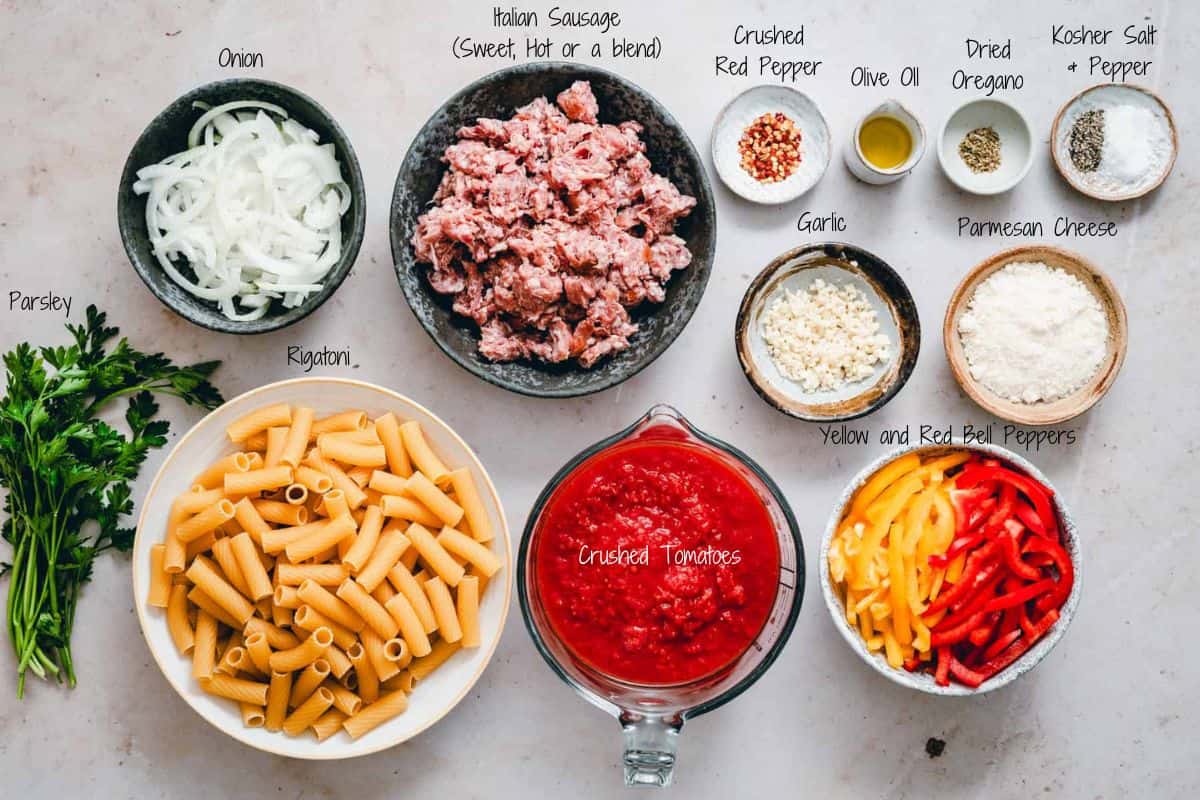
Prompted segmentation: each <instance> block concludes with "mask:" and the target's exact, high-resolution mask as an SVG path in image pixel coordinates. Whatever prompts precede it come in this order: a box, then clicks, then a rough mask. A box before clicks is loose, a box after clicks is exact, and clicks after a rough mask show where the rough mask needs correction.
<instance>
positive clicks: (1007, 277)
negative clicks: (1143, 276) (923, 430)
mask: <svg viewBox="0 0 1200 800" xmlns="http://www.w3.org/2000/svg"><path fill="white" fill-rule="evenodd" d="M1128 338H1129V336H1128V323H1127V320H1126V314H1125V304H1124V303H1123V302H1122V301H1121V296H1120V295H1119V294H1118V293H1117V289H1116V287H1115V286H1114V285H1113V283H1112V281H1111V280H1109V279H1108V277H1107V276H1106V275H1105V274H1104V273H1103V272H1101V271H1100V270H1099V269H1098V268H1097V267H1095V266H1094V265H1093V264H1091V263H1090V262H1089V261H1087V259H1085V258H1084V257H1083V256H1080V255H1078V254H1076V253H1072V252H1070V251H1068V250H1063V249H1061V248H1057V247H1049V246H1045V245H1032V246H1025V247H1015V248H1012V249H1010V250H1004V251H1002V252H1000V253H997V254H996V255H994V256H992V257H991V258H989V259H987V260H986V261H984V262H983V263H981V264H979V265H977V266H976V267H975V268H974V269H972V270H971V271H970V272H968V273H967V275H966V277H965V278H963V280H962V282H961V283H959V285H958V288H957V289H955V290H954V294H953V295H952V296H951V298H950V303H949V305H948V306H947V308H946V317H945V320H944V321H943V325H942V339H943V342H944V344H945V348H946V358H947V359H948V360H949V362H950V369H951V371H952V372H953V373H954V377H955V379H956V380H957V381H958V384H959V386H961V387H962V390H963V392H965V393H966V394H967V396H968V397H970V398H971V399H972V400H974V401H975V402H976V403H978V404H979V405H980V406H981V407H982V408H983V409H984V410H985V411H989V412H991V413H992V414H995V415H996V416H997V417H1000V418H1001V419H1004V420H1007V421H1009V422H1015V423H1017V424H1020V425H1054V424H1057V423H1060V422H1066V421H1067V420H1069V419H1073V418H1075V417H1077V416H1079V415H1080V414H1082V413H1083V412H1085V411H1087V410H1088V409H1089V408H1091V407H1092V406H1093V405H1095V404H1096V403H1098V402H1099V401H1100V398H1102V397H1103V396H1104V395H1105V393H1106V392H1107V391H1108V390H1109V388H1110V387H1111V386H1112V384H1113V381H1115V380H1116V378H1117V373H1118V372H1120V370H1121V364H1122V363H1123V362H1124V361H1125V350H1126V346H1127V344H1128Z"/></svg>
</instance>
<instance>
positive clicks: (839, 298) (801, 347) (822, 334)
mask: <svg viewBox="0 0 1200 800" xmlns="http://www.w3.org/2000/svg"><path fill="white" fill-rule="evenodd" d="M761 330H762V337H763V341H764V342H765V343H766V345H767V353H768V354H769V355H770V356H771V361H772V362H773V363H774V364H775V367H776V369H778V370H779V371H780V373H782V374H783V375H784V376H785V377H787V378H788V379H790V380H793V381H795V382H796V383H798V384H800V386H801V387H802V388H803V389H804V391H806V392H815V391H822V390H824V391H836V390H837V389H840V388H842V387H843V386H845V385H846V384H848V383H854V382H855V381H861V380H864V379H865V378H869V377H871V375H872V374H873V373H874V372H875V365H876V364H881V363H883V362H885V361H887V359H888V355H889V353H890V342H889V340H888V337H887V336H886V335H885V334H882V333H880V332H879V319H878V318H877V316H876V314H875V309H874V308H873V307H872V306H871V303H870V301H868V300H867V297H866V295H865V294H864V293H863V292H862V290H860V289H859V288H858V287H857V286H854V285H853V284H849V283H847V284H844V285H842V286H834V285H832V284H830V283H826V282H825V281H823V280H821V279H820V278H818V279H816V280H814V281H813V282H812V284H810V285H809V287H808V288H807V289H805V290H803V291H798V292H789V291H787V290H784V292H783V295H782V296H781V297H777V298H776V299H775V300H774V301H773V302H772V303H771V304H770V306H769V307H768V308H767V310H766V313H765V314H763V318H762V326H761Z"/></svg>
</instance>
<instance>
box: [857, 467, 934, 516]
mask: <svg viewBox="0 0 1200 800" xmlns="http://www.w3.org/2000/svg"><path fill="white" fill-rule="evenodd" d="M919 466H921V457H920V456H918V455H917V454H916V453H909V454H908V455H906V456H901V457H900V458H898V459H896V460H895V461H893V462H892V463H890V464H888V465H887V466H886V467H883V468H882V469H880V470H879V471H878V472H876V473H875V474H874V475H872V476H871V478H870V479H869V480H868V481H867V482H866V483H864V484H863V485H862V488H860V489H859V490H858V491H857V492H856V493H855V495H854V500H853V501H852V502H851V503H850V514H849V516H850V517H851V518H855V517H861V516H862V515H863V512H865V511H866V510H867V506H869V505H870V504H871V503H873V502H874V501H875V498H877V497H879V495H881V494H883V490H884V489H886V488H888V487H889V486H891V485H892V484H893V483H895V482H896V481H897V480H899V479H900V478H901V477H903V476H904V475H907V474H908V473H910V472H912V471H913V470H914V469H916V468H917V467H919Z"/></svg>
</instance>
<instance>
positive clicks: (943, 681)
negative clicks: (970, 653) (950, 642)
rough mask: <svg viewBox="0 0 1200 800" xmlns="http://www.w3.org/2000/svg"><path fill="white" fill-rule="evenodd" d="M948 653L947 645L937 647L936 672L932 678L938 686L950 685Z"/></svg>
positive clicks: (949, 656)
mask: <svg viewBox="0 0 1200 800" xmlns="http://www.w3.org/2000/svg"><path fill="white" fill-rule="evenodd" d="M951 658H952V656H951V655H950V648H949V647H939V648H938V651H937V672H936V673H935V674H934V677H933V680H934V683H936V684H937V685H938V686H949V685H950V659H951Z"/></svg>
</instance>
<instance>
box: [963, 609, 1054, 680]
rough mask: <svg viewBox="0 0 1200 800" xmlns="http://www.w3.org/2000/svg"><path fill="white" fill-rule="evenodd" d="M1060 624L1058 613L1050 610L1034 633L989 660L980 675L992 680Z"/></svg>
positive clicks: (1037, 625) (980, 670)
mask: <svg viewBox="0 0 1200 800" xmlns="http://www.w3.org/2000/svg"><path fill="white" fill-rule="evenodd" d="M1055 622H1058V611H1057V610H1055V609H1050V611H1048V612H1046V615H1045V616H1043V617H1042V618H1041V619H1040V620H1038V622H1037V624H1036V625H1034V627H1033V630H1032V632H1031V633H1030V634H1029V635H1028V636H1024V637H1022V638H1020V639H1018V640H1017V641H1015V642H1013V644H1012V645H1011V646H1009V647H1008V648H1006V649H1005V650H1003V651H1002V652H1001V653H1000V654H999V655H997V656H995V657H993V658H991V659H989V660H988V661H987V663H986V664H984V665H983V666H982V667H980V668H979V673H980V674H981V675H983V676H984V677H985V678H990V677H992V676H993V675H995V674H996V673H997V672H999V671H1000V670H1002V669H1004V668H1005V667H1007V666H1008V665H1009V664H1012V663H1013V662H1014V661H1016V660H1017V659H1018V658H1020V657H1021V656H1023V655H1025V653H1026V652H1028V651H1029V648H1031V647H1033V646H1034V644H1036V643H1037V641H1038V640H1039V639H1041V638H1042V637H1043V636H1045V635H1046V631H1048V630H1050V628H1051V627H1052V626H1053V625H1054V623H1055Z"/></svg>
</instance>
